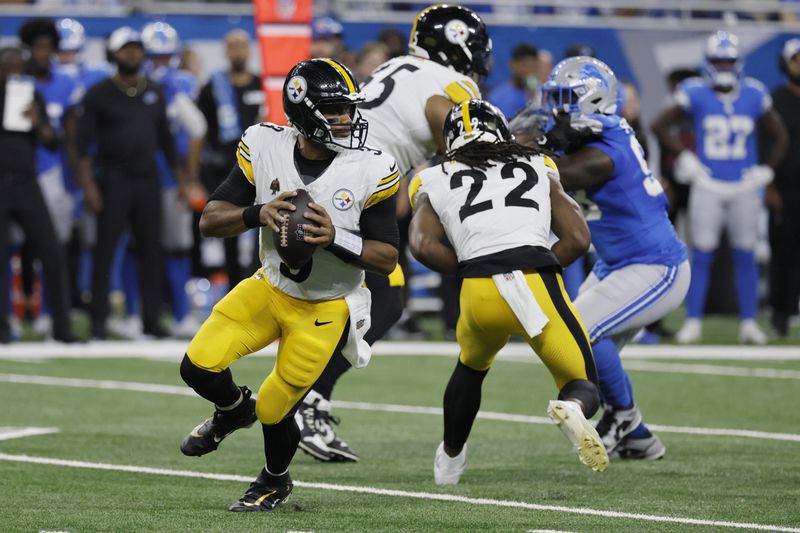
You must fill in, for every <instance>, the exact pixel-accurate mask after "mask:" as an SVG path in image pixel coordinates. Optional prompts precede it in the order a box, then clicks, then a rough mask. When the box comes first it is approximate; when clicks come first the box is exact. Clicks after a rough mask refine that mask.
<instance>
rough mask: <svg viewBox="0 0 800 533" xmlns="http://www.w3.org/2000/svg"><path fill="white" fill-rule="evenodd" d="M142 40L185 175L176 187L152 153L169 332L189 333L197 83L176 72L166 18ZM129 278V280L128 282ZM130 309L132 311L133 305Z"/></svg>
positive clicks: (176, 53)
mask: <svg viewBox="0 0 800 533" xmlns="http://www.w3.org/2000/svg"><path fill="white" fill-rule="evenodd" d="M142 42H143V44H144V49H145V53H146V54H147V59H146V62H145V72H146V73H147V76H148V77H149V78H150V79H151V80H153V81H155V82H158V83H159V84H160V85H161V86H162V88H163V90H164V96H165V99H166V103H167V117H168V119H169V122H170V128H171V130H172V133H173V135H174V137H175V145H176V148H177V153H178V159H179V163H180V168H179V169H178V171H179V172H183V173H185V175H186V176H185V177H186V181H187V183H189V184H190V185H189V187H187V190H181V188H180V187H179V180H178V177H177V176H176V175H175V174H174V172H173V170H172V168H171V167H170V165H169V163H168V161H167V159H166V156H165V155H164V154H163V153H159V154H158V155H157V163H158V172H159V177H160V179H161V186H162V198H161V206H162V217H163V220H164V225H163V235H162V243H161V244H162V248H163V250H164V252H165V256H166V265H165V266H166V268H165V271H166V274H167V280H168V282H169V288H170V296H171V301H170V304H171V307H172V315H173V319H174V323H173V327H172V335H173V336H177V337H191V336H192V335H194V334H195V333H196V332H197V329H198V328H199V327H200V324H199V322H198V321H197V319H196V318H195V317H194V316H193V315H191V314H190V313H189V303H188V297H187V294H186V284H187V282H188V281H189V279H190V278H191V274H192V262H191V250H192V246H193V244H194V239H193V232H192V223H193V219H194V216H193V214H192V210H191V209H190V207H189V205H188V203H189V200H190V196H191V195H193V194H198V193H199V194H202V192H201V191H200V186H199V182H200V177H199V176H200V153H201V150H202V144H203V137H204V136H205V133H206V121H205V118H204V117H203V114H202V113H201V112H200V110H199V109H198V108H197V106H196V105H195V103H194V97H195V96H196V92H197V81H196V80H195V78H194V76H193V75H192V74H190V73H189V72H187V71H184V70H179V69H178V65H179V63H180V51H181V42H180V38H179V37H178V33H177V32H176V31H175V28H173V27H172V26H171V25H169V24H167V23H166V22H152V23H149V24H147V25H145V26H144V27H143V28H142ZM132 259H133V258H132V257H130V258H129V261H130V260H132ZM124 271H127V272H128V274H133V275H128V276H125V275H124V274H123V276H124V277H125V278H126V279H128V280H129V282H128V283H125V285H126V286H128V287H129V292H131V295H130V298H131V299H133V298H135V292H134V291H133V290H131V288H132V287H134V286H135V279H136V275H135V269H132V268H130V264H129V265H128V268H127V269H124ZM131 280H132V281H133V283H131ZM131 310H133V311H134V314H135V308H133V309H129V311H131Z"/></svg>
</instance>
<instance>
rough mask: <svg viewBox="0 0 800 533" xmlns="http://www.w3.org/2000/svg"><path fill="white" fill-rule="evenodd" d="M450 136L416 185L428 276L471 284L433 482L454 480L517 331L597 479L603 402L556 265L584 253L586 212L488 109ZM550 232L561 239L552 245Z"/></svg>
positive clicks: (454, 125)
mask: <svg viewBox="0 0 800 533" xmlns="http://www.w3.org/2000/svg"><path fill="white" fill-rule="evenodd" d="M444 137H445V142H446V146H447V154H446V155H445V158H444V162H443V163H442V164H441V165H436V166H433V167H431V168H428V169H425V170H423V171H422V172H420V173H419V174H418V175H416V176H415V177H414V179H413V180H411V184H410V186H409V198H411V200H412V205H414V207H415V214H414V218H413V220H412V222H411V229H410V235H409V240H410V242H411V251H412V253H413V254H414V256H415V257H417V259H419V260H420V261H421V262H422V263H424V264H425V265H427V266H429V267H430V268H432V269H433V270H436V271H438V272H441V273H442V274H447V275H451V276H456V275H457V276H459V277H461V278H463V280H464V281H463V285H462V287H461V297H460V299H461V313H460V316H459V318H458V326H457V334H456V335H457V337H458V344H459V346H460V348H461V353H460V354H459V357H458V362H457V363H456V367H455V369H454V370H453V373H452V375H451V376H450V381H449V382H448V384H447V389H446V390H445V394H444V439H443V441H442V443H441V444H440V445H439V448H438V449H437V450H436V456H435V459H434V465H433V474H434V480H435V482H436V483H437V484H439V485H451V484H456V483H458V481H459V479H460V477H461V474H462V473H463V471H464V467H465V465H466V459H467V457H466V456H467V437H468V436H469V433H470V430H471V429H472V423H473V422H474V421H475V416H476V415H477V414H478V409H479V408H480V403H481V388H482V384H483V380H484V379H485V378H486V375H487V374H488V372H489V369H490V368H491V366H492V363H493V362H494V358H495V356H496V355H497V352H499V351H500V349H501V348H502V347H503V346H504V345H505V344H506V343H507V342H508V339H509V337H510V336H511V335H520V336H522V337H523V338H524V339H525V341H526V342H527V343H528V344H529V345H530V347H531V348H532V349H533V351H535V352H536V354H538V356H539V357H540V358H541V360H542V362H543V363H544V364H545V365H546V366H547V368H548V370H549V371H550V373H551V374H552V376H553V380H554V381H555V382H556V386H557V387H558V391H559V393H558V399H557V400H553V401H551V402H550V404H549V406H548V409H547V413H548V415H550V418H551V419H552V420H553V421H554V422H555V423H556V424H557V425H558V426H559V428H560V429H561V430H562V432H563V433H564V435H565V436H566V437H567V438H568V439H569V440H570V442H571V443H572V444H573V445H574V447H575V450H576V451H577V453H578V457H579V458H580V460H581V462H582V463H584V464H586V465H587V466H589V467H590V468H591V469H592V470H595V471H600V472H602V471H604V470H605V469H606V468H607V467H608V455H607V453H606V450H605V448H604V447H603V443H602V441H601V440H600V436H599V435H598V434H597V431H596V430H595V429H594V427H592V425H591V424H590V423H589V422H588V420H587V419H588V418H591V417H592V415H594V413H596V412H597V409H598V408H599V406H600V396H599V394H598V390H597V372H596V370H595V365H594V360H593V359H592V349H591V347H590V345H589V338H588V336H587V334H586V330H585V329H584V327H583V324H582V323H581V320H580V318H579V317H578V315H577V313H576V312H575V309H574V307H573V306H572V303H571V302H570V299H569V296H568V295H567V294H566V292H565V290H564V283H563V281H562V279H561V266H562V265H563V266H566V265H568V264H569V263H571V262H572V261H574V260H575V259H576V258H578V257H580V256H581V255H583V254H584V253H586V250H588V248H589V241H590V237H589V229H588V228H587V227H586V221H585V220H584V219H583V216H581V212H580V207H579V206H578V205H577V204H576V203H575V202H574V201H573V200H571V199H570V198H569V196H567V195H566V193H565V192H564V190H563V189H562V188H561V185H560V184H559V179H558V169H557V168H556V166H555V163H553V160H552V159H550V158H549V157H547V156H546V155H544V154H543V153H542V150H541V149H539V148H535V147H526V146H522V145H520V144H516V143H515V142H514V137H513V136H512V135H511V132H510V131H509V129H508V123H507V122H506V119H505V117H504V116H503V114H502V113H501V112H500V110H499V109H497V108H496V107H494V106H493V105H492V104H490V103H488V102H483V101H481V100H470V101H468V102H464V103H462V104H458V105H456V106H455V107H454V108H453V110H452V111H451V112H450V114H449V115H448V117H447V120H446V121H445V124H444ZM551 225H552V229H553V231H554V232H555V233H556V234H557V235H559V236H560V237H562V239H561V240H559V241H558V242H557V243H556V244H555V245H553V246H552V248H551V247H550V245H549V237H550V230H551ZM448 241H449V243H452V248H451V247H450V246H449V245H448Z"/></svg>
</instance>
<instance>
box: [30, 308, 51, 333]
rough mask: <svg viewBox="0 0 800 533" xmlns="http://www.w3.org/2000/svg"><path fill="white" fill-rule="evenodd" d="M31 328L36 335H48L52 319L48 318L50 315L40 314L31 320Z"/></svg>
mask: <svg viewBox="0 0 800 533" xmlns="http://www.w3.org/2000/svg"><path fill="white" fill-rule="evenodd" d="M31 328H32V329H33V332H34V333H36V334H37V335H41V336H43V337H50V332H51V331H52V330H53V319H52V318H50V315H45V314H40V315H39V316H37V317H36V319H35V320H34V321H33V324H32V325H31Z"/></svg>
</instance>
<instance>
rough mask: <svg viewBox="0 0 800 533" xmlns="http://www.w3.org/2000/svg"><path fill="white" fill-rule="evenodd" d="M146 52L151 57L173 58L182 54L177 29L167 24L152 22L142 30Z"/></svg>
mask: <svg viewBox="0 0 800 533" xmlns="http://www.w3.org/2000/svg"><path fill="white" fill-rule="evenodd" d="M142 42H143V43H144V50H145V52H147V55H150V56H171V55H176V54H178V53H180V51H181V40H180V38H179V37H178V32H177V31H175V28H173V27H172V26H170V25H169V24H167V23H166V22H150V23H149V24H147V25H145V27H144V28H142Z"/></svg>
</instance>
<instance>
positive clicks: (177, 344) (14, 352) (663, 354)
mask: <svg viewBox="0 0 800 533" xmlns="http://www.w3.org/2000/svg"><path fill="white" fill-rule="evenodd" d="M188 345H189V342H188V341H177V340H166V341H102V342H100V341H98V342H89V343H86V344H60V343H56V342H21V343H16V344H11V345H7V346H3V348H2V353H0V360H2V359H15V360H31V359H55V358H58V359H119V358H124V359H128V358H136V359H158V360H163V359H167V360H175V361H180V359H181V357H183V354H184V352H185V351H186V347H187V346H188ZM373 351H374V353H375V354H376V355H393V356H412V357H415V356H419V355H437V356H444V357H455V356H457V355H458V352H459V349H458V344H456V343H455V342H393V341H381V342H379V343H377V344H376V345H375V346H374V347H373ZM276 352H277V345H276V344H272V345H270V346H267V347H266V348H264V349H263V350H261V351H259V352H256V354H255V355H259V356H274V355H275V353H276ZM622 356H623V358H624V359H673V360H680V359H688V360H691V359H708V360H712V359H714V360H721V361H725V360H727V361H736V360H739V361H769V360H771V361H800V346H713V345H707V346H676V345H658V346H644V345H639V344H633V345H630V346H627V347H626V348H625V349H624V350H623V351H622ZM505 357H533V355H532V352H531V349H530V348H529V347H528V345H526V344H522V343H510V344H508V345H506V347H505V348H503V350H501V352H500V358H501V359H502V358H505Z"/></svg>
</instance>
